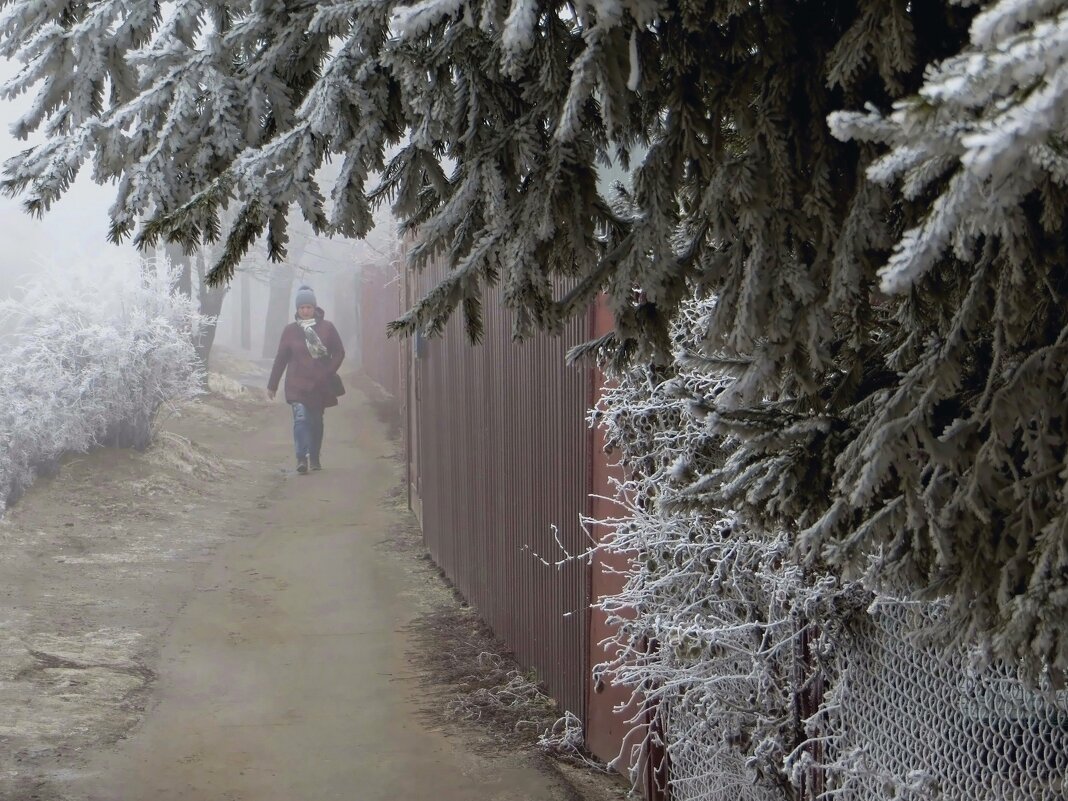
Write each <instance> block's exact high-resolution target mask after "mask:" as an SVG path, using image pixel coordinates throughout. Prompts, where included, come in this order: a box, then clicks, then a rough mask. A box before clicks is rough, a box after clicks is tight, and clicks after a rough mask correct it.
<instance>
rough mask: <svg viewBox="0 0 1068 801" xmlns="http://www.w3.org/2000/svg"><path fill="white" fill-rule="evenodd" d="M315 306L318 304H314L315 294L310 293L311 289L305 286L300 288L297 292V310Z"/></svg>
mask: <svg viewBox="0 0 1068 801" xmlns="http://www.w3.org/2000/svg"><path fill="white" fill-rule="evenodd" d="M317 305H318V304H317V303H316V302H315V293H314V292H312V288H311V287H310V286H308V285H306V284H305V285H302V286H301V288H300V289H298V290H297V308H298V309H299V308H300V307H301V306H317Z"/></svg>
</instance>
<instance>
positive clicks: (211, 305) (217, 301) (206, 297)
mask: <svg viewBox="0 0 1068 801" xmlns="http://www.w3.org/2000/svg"><path fill="white" fill-rule="evenodd" d="M205 272H206V271H205V268H204V255H203V254H202V253H201V254H199V255H198V256H197V279H198V281H197V283H198V289H197V291H198V295H199V300H200V313H201V314H202V315H204V316H205V317H210V318H211V322H210V323H207V324H206V325H205V326H204V327H203V328H202V329H201V330H200V334H199V336H198V337H197V338H196V341H194V342H193V347H194V348H195V349H196V354H197V360H198V361H199V362H200V365H201V367H203V368H204V385H205V386H207V383H208V359H209V358H210V357H211V346H212V345H214V344H215V331H216V328H217V326H218V319H219V312H221V311H222V305H223V300H225V299H226V293H227V291H228V290H229V289H230V286H229V284H219V285H217V286H208V285H207V282H206V281H205V280H204V273H205Z"/></svg>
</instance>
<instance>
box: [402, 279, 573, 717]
mask: <svg viewBox="0 0 1068 801" xmlns="http://www.w3.org/2000/svg"><path fill="white" fill-rule="evenodd" d="M442 276H443V270H442V268H441V267H432V268H430V269H428V271H427V272H426V273H423V274H420V275H418V276H414V275H413V276H409V277H408V279H407V280H411V281H413V282H414V286H413V287H411V288H410V289H409V291H408V293H407V294H408V296H410V297H411V298H412V299H413V300H414V299H415V298H416V297H420V296H422V295H423V294H425V293H426V291H427V290H428V289H429V288H430V286H432V285H433V283H435V282H436V281H437V280H439V279H440V278H441V277H442ZM484 313H485V316H486V319H485V336H484V339H483V342H482V344H481V345H480V346H478V347H471V346H470V345H469V344H468V342H467V340H466V338H465V335H464V332H463V325H462V321H461V320H460V319H459V318H457V319H454V320H453V321H452V322H451V323H450V324H449V325H448V327H447V330H446V332H445V333H444V335H443V336H441V337H437V338H433V339H429V340H425V341H424V340H421V339H417V340H416V341H415V342H414V343H413V348H412V349H413V351H414V361H413V363H412V369H411V378H410V381H411V384H410V386H409V387H408V393H409V395H408V397H409V398H411V399H412V400H411V406H412V413H413V414H414V416H415V420H414V421H411V422H410V423H409V425H410V426H414V429H415V430H416V431H418V453H417V455H416V456H415V457H414V458H417V460H418V477H417V480H416V481H415V482H414V483H413V485H414V486H417V487H418V490H417V494H418V497H417V498H413V505H414V504H415V503H418V504H420V507H421V509H420V511H421V515H420V516H421V519H422V521H423V533H424V537H425V540H426V544H427V547H428V549H429V551H430V553H431V556H432V557H433V558H434V561H435V562H436V563H437V564H438V565H439V566H440V567H441V568H442V569H443V570H444V571H445V573H446V575H448V576H449V578H450V579H451V580H452V581H453V582H454V583H455V585H456V587H457V588H458V589H459V590H460V592H461V593H463V595H464V597H465V598H467V599H468V601H469V602H470V603H472V604H473V605H474V606H475V607H476V608H477V609H478V611H479V613H480V615H481V616H482V617H483V619H484V620H485V621H486V622H487V623H488V624H489V625H490V627H491V628H492V629H493V631H494V632H495V633H496V634H497V636H498V637H500V638H501V639H502V640H503V641H504V642H505V644H506V645H507V646H508V647H509V648H510V649H511V650H512V651H513V652H514V653H515V655H516V658H517V659H518V661H519V662H520V664H522V665H524V666H527V667H533V668H534V669H535V670H536V671H537V674H538V677H539V678H540V679H541V680H542V681H543V682H544V683H545V684H546V686H547V687H548V689H549V691H550V693H551V694H552V695H553V697H554V698H555V699H556V700H557V701H558V702H559V703H560V704H561V706H562V707H563V708H565V709H567V710H570V711H571V712H573V713H575V714H576V715H578V716H580V717H581V718H583V719H585V712H586V676H587V675H588V672H589V648H588V623H589V621H588V615H587V613H586V609H587V605H588V602H589V573H588V568H587V566H586V564H585V562H584V561H583V560H570V561H563V563H562V564H560V565H557V564H555V563H556V562H558V561H561V560H563V558H564V551H565V550H566V552H568V553H570V554H579V553H581V552H582V551H583V550H584V549H585V548H586V543H585V538H584V535H583V533H582V530H581V526H580V522H579V520H580V516H581V515H583V514H585V513H587V511H588V508H587V504H588V493H589V476H588V467H589V460H590V452H589V447H590V434H589V431H588V430H587V427H586V423H585V417H586V409H587V404H588V402H589V398H590V385H589V381H590V379H591V376H590V372H589V371H588V370H586V369H583V368H579V367H568V366H567V365H565V363H564V356H565V353H566V351H567V349H568V348H569V347H571V346H572V345H574V344H577V343H579V342H582V341H584V340H586V339H587V338H588V334H589V332H588V330H587V322H586V321H585V320H579V321H576V322H575V323H573V324H571V325H570V326H569V327H568V328H567V330H566V331H565V332H564V334H563V335H562V336H560V337H547V336H543V337H538V338H536V339H535V340H533V341H530V342H526V343H522V344H517V343H514V342H513V341H512V334H511V326H512V322H511V315H510V314H509V313H508V312H506V311H505V310H503V309H501V307H500V306H499V305H498V304H496V303H489V302H488V303H486V304H485V307H484ZM410 458H413V457H412V456H411V455H410ZM557 540H559V544H558V543H557ZM561 545H562V546H563V549H564V550H561ZM539 557H540V558H539ZM542 559H544V560H546V561H548V562H550V563H554V564H552V565H549V566H547V565H545V564H544V563H543V562H542V561H541V560H542Z"/></svg>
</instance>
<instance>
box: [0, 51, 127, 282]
mask: <svg viewBox="0 0 1068 801" xmlns="http://www.w3.org/2000/svg"><path fill="white" fill-rule="evenodd" d="M17 67H18V65H17V64H14V63H12V62H7V61H3V60H0V81H6V80H7V79H8V78H9V77H11V76H12V75H14V74H15V72H16V70H17ZM29 103H30V97H29V96H26V95H24V96H23V97H20V98H17V99H16V100H14V101H0V161H6V160H7V159H8V158H9V157H11V156H12V155H14V154H16V153H18V152H19V151H20V150H23V149H25V148H26V147H27V146H28V143H27V142H24V141H19V140H17V139H15V138H14V137H13V136H12V135H11V132H10V126H11V123H12V122H13V121H14V120H16V119H18V117H19V115H20V114H21V113H22V112H23V111H24V110H25V109H26V108H27V107H28V106H29ZM112 197H113V193H112V191H111V188H110V187H106V186H105V187H100V186H97V185H96V184H94V183H93V182H92V181H91V180H90V178H89V175H88V170H86V171H85V172H84V173H83V174H82V175H80V176H79V179H78V182H77V183H76V184H75V185H74V186H73V187H72V188H71V190H70V192H69V193H68V194H67V195H66V196H65V197H64V198H63V199H62V200H61V201H60V202H59V203H57V204H55V205H54V206H53V207H52V210H51V211H50V212H48V214H46V215H45V216H44V218H43V219H40V220H38V219H35V218H33V217H30V216H29V215H28V214H26V212H24V211H23V210H22V203H21V200H20V199H18V198H14V199H13V198H8V197H3V196H0V241H2V242H3V247H2V248H0V280H2V281H3V285H8V284H9V283H10V282H11V281H12V280H17V277H18V276H21V275H25V274H27V273H29V272H32V271H33V269H34V266H35V265H38V264H40V263H42V262H45V263H54V262H55V263H60V264H63V263H66V262H69V261H71V260H73V259H82V258H85V257H87V256H90V257H95V256H103V255H105V254H106V253H108V252H120V248H117V247H115V246H114V245H111V244H109V243H108V241H107V228H108V220H107V210H108V207H109V206H110V205H111V202H112ZM121 250H124V251H125V252H127V253H131V252H133V248H131V247H130V246H128V245H127V246H125V247H123V248H122V249H121ZM0 286H2V285H0ZM0 292H3V289H0ZM4 294H6V293H4Z"/></svg>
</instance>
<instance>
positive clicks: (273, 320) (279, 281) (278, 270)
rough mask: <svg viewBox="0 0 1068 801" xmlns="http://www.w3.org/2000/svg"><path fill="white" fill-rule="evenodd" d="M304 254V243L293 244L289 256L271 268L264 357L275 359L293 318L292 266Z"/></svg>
mask: <svg viewBox="0 0 1068 801" xmlns="http://www.w3.org/2000/svg"><path fill="white" fill-rule="evenodd" d="M303 255H304V245H303V244H297V245H292V246H290V248H289V258H287V259H286V260H285V262H283V263H281V264H275V265H274V266H273V267H272V269H271V291H270V294H269V296H268V299H267V319H266V320H265V321H264V329H263V358H265V359H273V358H274V354H275V349H276V348H277V347H278V340H280V339H281V338H282V329H283V328H285V327H286V325H287V324H288V323H289V321H290V320H291V319H292V318H293V313H294V311H295V310H294V308H293V305H292V304H293V278H294V277H295V276H294V274H293V268H292V267H291V266H290V265H292V264H295V263H296V262H298V261H299V260H300V257H301V256H303Z"/></svg>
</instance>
